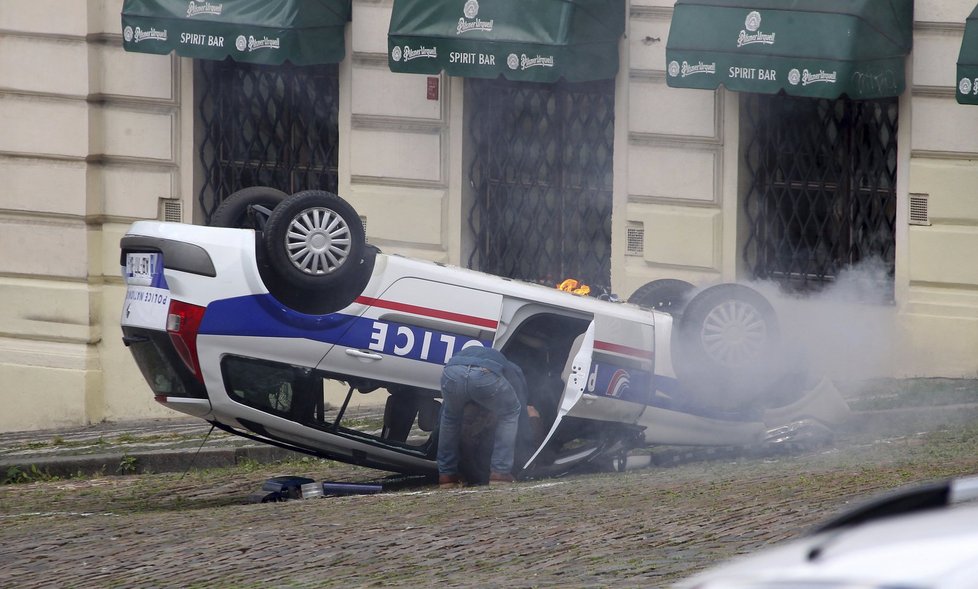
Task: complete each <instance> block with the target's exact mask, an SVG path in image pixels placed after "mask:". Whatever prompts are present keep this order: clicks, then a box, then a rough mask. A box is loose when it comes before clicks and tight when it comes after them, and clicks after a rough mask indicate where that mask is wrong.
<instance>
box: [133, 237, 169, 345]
mask: <svg viewBox="0 0 978 589" xmlns="http://www.w3.org/2000/svg"><path fill="white" fill-rule="evenodd" d="M123 277H124V278H125V281H126V284H127V285H128V288H127V289H126V301H125V304H124V305H123V307H122V317H121V323H122V325H127V326H131V327H146V328H149V329H158V330H161V331H163V330H166V318H167V315H168V314H169V311H170V289H169V288H168V286H167V284H166V278H165V277H164V275H163V255H162V254H159V253H129V254H126V268H125V270H124V271H123Z"/></svg>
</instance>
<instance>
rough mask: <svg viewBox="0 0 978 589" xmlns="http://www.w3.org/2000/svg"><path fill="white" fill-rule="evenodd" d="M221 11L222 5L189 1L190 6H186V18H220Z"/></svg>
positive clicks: (195, 0) (197, 0)
mask: <svg viewBox="0 0 978 589" xmlns="http://www.w3.org/2000/svg"><path fill="white" fill-rule="evenodd" d="M223 11H224V4H211V3H210V2H207V1H206V0H205V1H203V2H201V1H200V0H191V2H190V5H189V6H187V16H197V15H198V14H211V15H214V16H220V15H221V12H223Z"/></svg>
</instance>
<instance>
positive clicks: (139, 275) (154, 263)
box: [125, 253, 163, 286]
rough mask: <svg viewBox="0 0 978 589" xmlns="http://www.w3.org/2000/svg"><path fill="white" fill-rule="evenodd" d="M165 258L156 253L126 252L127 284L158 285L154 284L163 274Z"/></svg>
mask: <svg viewBox="0 0 978 589" xmlns="http://www.w3.org/2000/svg"><path fill="white" fill-rule="evenodd" d="M162 262H163V258H162V256H161V255H160V254H156V253H129V254H126V270H125V279H126V284H130V285H137V286H157V285H155V284H153V283H154V282H155V281H156V280H155V279H156V278H157V277H161V276H162V275H163V264H162Z"/></svg>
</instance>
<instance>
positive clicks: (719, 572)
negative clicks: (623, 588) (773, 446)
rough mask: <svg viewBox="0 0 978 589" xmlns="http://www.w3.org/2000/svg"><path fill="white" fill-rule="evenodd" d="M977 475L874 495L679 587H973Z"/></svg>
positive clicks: (977, 550)
mask: <svg viewBox="0 0 978 589" xmlns="http://www.w3.org/2000/svg"><path fill="white" fill-rule="evenodd" d="M976 497H978V477H971V478H963V479H954V480H951V481H945V482H940V483H935V484H929V485H923V486H919V487H914V488H911V489H907V490H903V491H900V492H897V493H895V494H893V495H890V496H887V497H884V498H882V499H878V500H875V501H873V502H871V503H868V504H867V505H865V506H863V507H860V508H858V509H855V510H853V511H852V512H849V513H847V514H844V515H842V516H841V517H838V518H835V519H833V520H831V521H829V522H828V523H826V524H824V525H822V526H819V527H818V528H816V529H815V530H814V531H812V532H811V533H809V534H807V535H806V536H804V537H802V538H800V539H797V540H794V541H791V542H788V543H785V544H783V545H781V546H778V547H775V548H771V549H767V550H764V551H761V552H759V553H757V554H753V555H749V556H744V557H740V558H738V559H736V560H734V561H732V562H730V563H728V564H724V565H720V566H718V567H715V568H712V569H709V570H707V571H705V572H703V573H700V574H698V575H696V576H694V577H691V578H690V579H687V580H685V581H683V582H681V583H679V584H677V585H676V587H677V588H682V589H789V588H790V589H816V588H817V589H856V588H858V589H973V588H974V587H978V504H976V502H975V498H976Z"/></svg>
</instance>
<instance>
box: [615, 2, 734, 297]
mask: <svg viewBox="0 0 978 589" xmlns="http://www.w3.org/2000/svg"><path fill="white" fill-rule="evenodd" d="M672 5H673V2H672V1H670V0H633V1H632V2H631V9H630V13H629V22H628V25H627V29H626V30H627V33H628V35H627V48H626V51H627V59H625V60H623V61H622V64H623V66H622V71H621V72H620V73H619V78H621V77H627V81H628V83H627V85H626V86H625V88H624V91H625V92H626V95H627V108H626V109H625V110H624V112H622V111H621V110H619V112H617V117H618V118H619V119H620V120H623V121H625V124H624V133H625V134H626V137H625V138H623V139H622V141H621V142H620V143H619V144H618V145H622V148H621V149H620V148H618V145H616V152H615V159H616V160H620V159H621V160H624V161H623V167H624V169H623V170H622V173H620V174H616V176H615V186H616V189H618V188H619V186H620V187H621V189H622V191H623V192H624V194H625V196H624V198H623V202H622V203H621V206H619V207H617V208H616V210H615V215H616V216H620V217H622V218H623V219H624V223H623V224H624V228H622V227H621V225H622V224H621V223H619V224H618V225H616V232H615V240H616V244H622V245H621V246H619V247H617V248H616V250H615V251H616V254H617V255H616V256H615V257H614V259H613V260H612V280H613V282H614V288H615V290H616V291H617V292H619V293H621V294H622V295H625V296H627V295H628V294H630V293H632V292H633V291H635V289H637V288H638V287H640V286H641V285H642V284H644V283H646V282H648V281H649V280H653V279H656V278H680V279H683V280H687V281H689V282H693V283H705V282H711V281H719V280H731V279H733V276H734V271H735V269H734V262H735V259H736V257H735V256H734V255H733V253H734V252H733V251H732V249H729V248H727V247H726V244H725V242H724V239H725V237H726V236H727V235H731V236H732V235H734V232H733V231H729V230H728V231H725V227H730V228H733V227H735V224H736V217H735V216H734V217H732V216H731V215H736V199H737V193H736V185H735V184H734V181H735V177H734V176H731V171H732V170H731V169H730V168H731V167H735V166H736V152H734V154H733V156H732V157H731V156H730V154H729V153H728V152H729V151H730V149H729V147H730V146H734V147H735V146H736V142H737V138H736V135H735V134H734V135H731V129H730V123H731V121H730V118H731V117H733V118H734V119H735V118H736V112H737V111H736V105H737V97H736V95H733V94H731V93H728V92H724V91H722V90H721V91H719V92H709V91H700V90H687V89H677V88H669V87H667V86H666V72H665V70H666V64H665V50H666V41H667V39H668V37H669V23H670V21H671V19H672ZM732 122H733V123H736V121H735V120H734V121H732ZM735 129H736V127H734V130H735ZM616 204H617V203H616Z"/></svg>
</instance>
